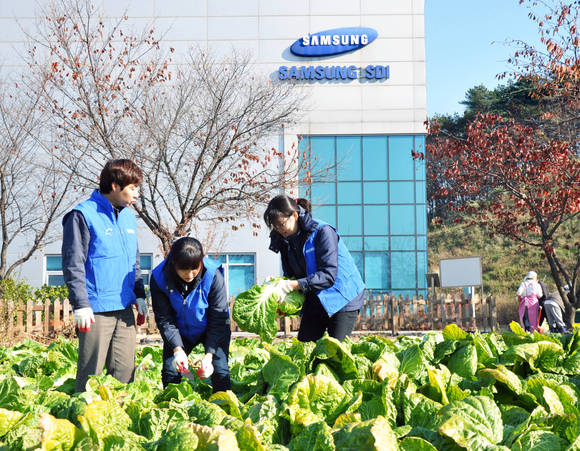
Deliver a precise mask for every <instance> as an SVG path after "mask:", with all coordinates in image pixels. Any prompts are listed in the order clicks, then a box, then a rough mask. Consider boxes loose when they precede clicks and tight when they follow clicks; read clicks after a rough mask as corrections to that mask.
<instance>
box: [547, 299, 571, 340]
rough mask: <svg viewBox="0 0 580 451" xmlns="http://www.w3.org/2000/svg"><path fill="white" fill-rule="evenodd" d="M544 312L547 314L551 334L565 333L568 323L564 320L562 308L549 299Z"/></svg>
mask: <svg viewBox="0 0 580 451" xmlns="http://www.w3.org/2000/svg"><path fill="white" fill-rule="evenodd" d="M544 311H545V312H546V318H547V320H548V325H549V326H550V332H560V333H565V332H566V323H565V322H564V320H563V319H562V309H561V308H560V306H559V305H558V304H557V303H556V302H554V301H552V300H551V299H547V300H546V301H545V302H544Z"/></svg>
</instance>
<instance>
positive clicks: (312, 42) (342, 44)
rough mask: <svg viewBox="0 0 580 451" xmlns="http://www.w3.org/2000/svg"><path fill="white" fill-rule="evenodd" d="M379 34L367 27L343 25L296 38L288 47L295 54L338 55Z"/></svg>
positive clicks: (307, 55) (366, 42)
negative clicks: (342, 26) (343, 26)
mask: <svg viewBox="0 0 580 451" xmlns="http://www.w3.org/2000/svg"><path fill="white" fill-rule="evenodd" d="M378 35H379V34H378V33H377V31H376V30H374V29H372V28H368V27H345V28H334V29H332V30H326V31H319V32H318V33H314V34H309V35H307V36H303V37H301V38H300V39H298V40H297V41H296V42H294V44H292V46H291V47H290V51H291V52H292V53H293V54H294V55H297V56H306V57H313V56H314V57H316V56H330V55H338V54H340V53H346V52H351V51H353V50H358V49H360V48H362V47H364V46H365V45H368V44H370V43H371V42H373V41H374V40H375V39H376V38H377V36H378Z"/></svg>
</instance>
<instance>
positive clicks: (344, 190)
mask: <svg viewBox="0 0 580 451" xmlns="http://www.w3.org/2000/svg"><path fill="white" fill-rule="evenodd" d="M337 189H338V203H339V204H358V205H360V204H361V202H362V198H361V194H362V193H361V191H362V190H361V186H360V182H339V183H338V187H337Z"/></svg>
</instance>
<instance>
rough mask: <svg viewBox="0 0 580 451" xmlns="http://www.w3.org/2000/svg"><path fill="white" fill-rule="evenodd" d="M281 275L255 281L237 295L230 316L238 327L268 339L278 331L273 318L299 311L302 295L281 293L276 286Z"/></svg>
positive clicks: (265, 339) (296, 292) (268, 340)
mask: <svg viewBox="0 0 580 451" xmlns="http://www.w3.org/2000/svg"><path fill="white" fill-rule="evenodd" d="M283 279H284V278H283V277H277V278H275V279H272V280H270V281H269V282H267V283H265V284H262V285H254V286H253V287H252V288H250V289H249V290H248V291H244V292H243V293H240V294H239V295H238V296H237V297H236V301H235V303H234V308H233V313H232V316H233V319H234V321H235V322H236V324H237V325H238V327H239V328H240V329H242V330H244V331H246V332H252V333H255V334H258V335H259V336H260V338H261V339H262V340H264V341H267V342H271V341H272V340H273V339H274V338H275V337H276V333H277V332H278V325H277V324H276V318H277V317H279V316H297V315H298V313H299V312H300V310H301V309H302V304H304V295H303V294H302V293H300V292H299V291H292V292H290V293H288V295H286V296H284V293H282V292H281V291H280V289H279V288H278V286H277V282H279V281H280V280H283Z"/></svg>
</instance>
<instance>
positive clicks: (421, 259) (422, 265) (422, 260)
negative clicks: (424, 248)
mask: <svg viewBox="0 0 580 451" xmlns="http://www.w3.org/2000/svg"><path fill="white" fill-rule="evenodd" d="M417 274H418V275H419V280H418V282H419V283H418V287H419V288H427V278H426V277H425V274H427V252H418V253H417Z"/></svg>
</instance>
